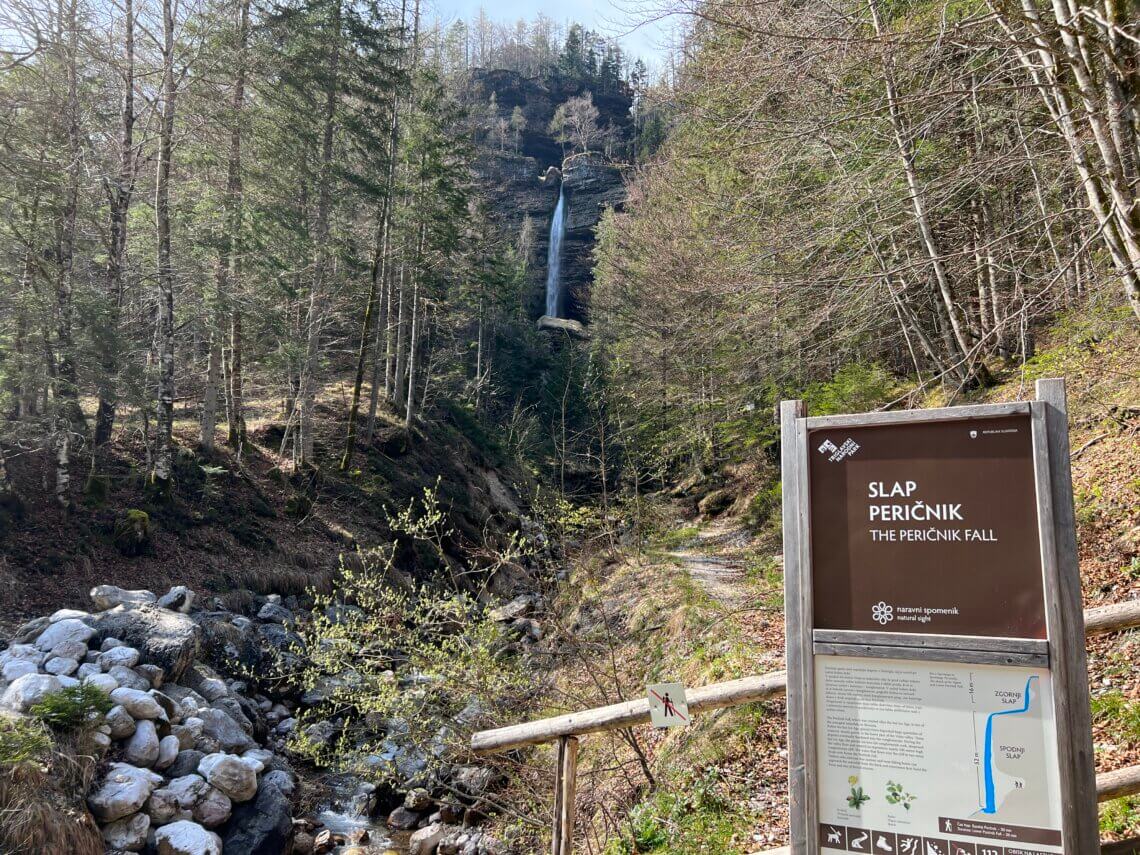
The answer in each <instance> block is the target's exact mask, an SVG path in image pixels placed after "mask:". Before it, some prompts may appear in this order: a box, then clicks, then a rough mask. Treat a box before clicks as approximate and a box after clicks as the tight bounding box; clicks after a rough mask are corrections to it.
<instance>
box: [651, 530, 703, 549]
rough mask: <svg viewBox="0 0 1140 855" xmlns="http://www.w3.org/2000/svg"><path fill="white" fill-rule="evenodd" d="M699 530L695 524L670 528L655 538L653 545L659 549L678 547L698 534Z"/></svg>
mask: <svg viewBox="0 0 1140 855" xmlns="http://www.w3.org/2000/svg"><path fill="white" fill-rule="evenodd" d="M700 532H701V530H700V529H699V528H697V526H695V525H687V526H683V527H681V528H675V529H671V530H670V531H667V532H664V533H663V534H661V535H659V536H658V537H657V538H656V543H655V544H654V545H655V546H657V547H659V548H660V549H665V550H669V549H679V548H681V547H682V546H684V545H685V544H686V543H688V542H689V541H690V540H692V539H693V538H695V537H696V536H697V535H698V534H700Z"/></svg>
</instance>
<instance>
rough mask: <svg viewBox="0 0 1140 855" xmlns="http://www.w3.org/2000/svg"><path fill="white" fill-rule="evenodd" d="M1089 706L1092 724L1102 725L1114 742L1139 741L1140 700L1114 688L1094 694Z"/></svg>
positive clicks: (1130, 742) (1129, 742)
mask: <svg viewBox="0 0 1140 855" xmlns="http://www.w3.org/2000/svg"><path fill="white" fill-rule="evenodd" d="M1091 708H1092V718H1093V724H1094V725H1096V726H1099V727H1103V728H1104V732H1105V734H1106V735H1107V736H1108V737H1109V738H1110V739H1112V740H1113V741H1114V742H1122V743H1125V744H1132V743H1136V742H1140V702H1138V701H1132V700H1129V699H1128V698H1126V697H1124V695H1122V694H1121V693H1120V692H1119V691H1115V690H1114V691H1111V692H1105V693H1104V694H1101V695H1097V696H1095V697H1094V698H1093V699H1092V702H1091Z"/></svg>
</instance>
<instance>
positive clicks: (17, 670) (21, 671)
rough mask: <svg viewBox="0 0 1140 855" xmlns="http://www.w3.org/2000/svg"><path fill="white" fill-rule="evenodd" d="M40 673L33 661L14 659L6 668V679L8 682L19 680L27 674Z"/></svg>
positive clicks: (4, 672) (4, 671) (4, 673)
mask: <svg viewBox="0 0 1140 855" xmlns="http://www.w3.org/2000/svg"><path fill="white" fill-rule="evenodd" d="M39 671H40V669H39V668H37V667H36V663H35V662H33V661H32V660H31V659H13V660H11V661H10V662H8V663H7V664H6V665H5V666H4V670H3V672H2V673H3V675H4V679H5V680H7V681H8V682H12V681H13V680H18V679H20V678H21V677H23V676H24V675H26V674H38V673H39Z"/></svg>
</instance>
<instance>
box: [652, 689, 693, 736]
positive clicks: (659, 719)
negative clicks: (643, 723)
mask: <svg viewBox="0 0 1140 855" xmlns="http://www.w3.org/2000/svg"><path fill="white" fill-rule="evenodd" d="M646 694H647V695H648V697H649V718H650V720H651V721H652V722H653V726H654V727H686V726H688V724H689V705H688V703H687V702H686V701H685V687H684V686H683V685H681V684H680V683H657V684H656V685H652V686H648V687H647V690H646Z"/></svg>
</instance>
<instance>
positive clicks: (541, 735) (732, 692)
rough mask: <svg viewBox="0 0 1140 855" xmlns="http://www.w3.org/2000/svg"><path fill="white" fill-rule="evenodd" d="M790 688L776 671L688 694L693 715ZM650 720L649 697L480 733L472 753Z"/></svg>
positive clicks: (691, 691) (550, 740)
mask: <svg viewBox="0 0 1140 855" xmlns="http://www.w3.org/2000/svg"><path fill="white" fill-rule="evenodd" d="M787 685H788V678H787V674H785V673H784V672H783V671H774V672H772V673H771V674H764V675H763V676H761V677H741V678H740V679H739V680H729V681H728V682H727V683H713V684H711V685H708V686H702V687H701V688H699V689H690V690H688V691H687V692H685V700H686V702H687V703H688V705H689V711H690V712H700V711H701V710H715V709H719V708H720V707H735V706H739V705H740V704H747V703H751V702H752V701H762V700H765V699H767V698H775V697H779V696H780V695H782V694H784V691H785V689H786V688H787ZM648 721H649V701H648V699H647V698H638V699H637V700H636V701H626V702H625V703H622V704H611V705H610V706H608V707H597V708H596V709H592V710H583V711H582V712H573V713H567V714H566V715H560V716H555V717H554V718H544V719H541V720H540V721H531V722H527V723H526V724H513V725H511V726H509V727H500V728H496V729H495V730H484V731H480V732H479V733H476V734H475V735H474V736H472V737H471V750H472V751H474V752H475V753H477V754H489V753H492V752H495V751H509V750H511V749H512V748H522V747H523V746H526V745H541V744H542V743H543V742H553V741H554V740H556V739H560V738H561V737H563V736H580V735H582V734H584V733H600V732H602V731H605V730H621V729H622V728H624V727H632V726H633V725H635V724H645V723H646V722H648Z"/></svg>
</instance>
